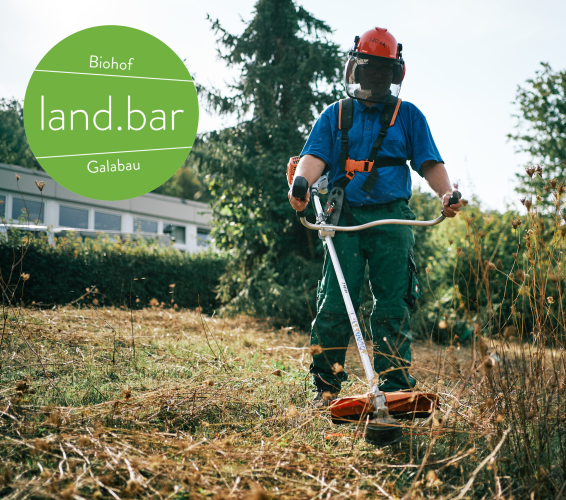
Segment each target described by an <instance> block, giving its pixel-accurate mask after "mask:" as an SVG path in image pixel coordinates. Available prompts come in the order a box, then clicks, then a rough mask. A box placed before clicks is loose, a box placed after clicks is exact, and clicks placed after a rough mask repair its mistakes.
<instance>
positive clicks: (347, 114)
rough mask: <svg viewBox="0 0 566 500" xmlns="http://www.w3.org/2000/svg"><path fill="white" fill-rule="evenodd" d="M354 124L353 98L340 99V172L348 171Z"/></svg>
mask: <svg viewBox="0 0 566 500" xmlns="http://www.w3.org/2000/svg"><path fill="white" fill-rule="evenodd" d="M353 124H354V100H353V99H351V98H348V99H340V104H339V110H338V129H339V130H341V131H342V137H341V139H340V143H341V146H340V161H339V163H338V165H339V167H340V170H341V171H342V172H344V171H345V170H346V160H347V159H348V156H349V151H348V132H350V129H351V128H352V125H353Z"/></svg>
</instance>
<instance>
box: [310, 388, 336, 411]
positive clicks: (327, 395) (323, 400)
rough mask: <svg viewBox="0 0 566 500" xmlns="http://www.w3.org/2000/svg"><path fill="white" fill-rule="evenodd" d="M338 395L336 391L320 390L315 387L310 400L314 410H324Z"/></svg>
mask: <svg viewBox="0 0 566 500" xmlns="http://www.w3.org/2000/svg"><path fill="white" fill-rule="evenodd" d="M337 397H338V393H332V392H329V391H321V390H319V389H317V390H316V391H315V393H314V398H313V400H312V402H311V404H312V407H313V408H314V409H315V410H324V409H325V408H328V407H329V406H330V403H332V401H334V400H335V399H336V398H337Z"/></svg>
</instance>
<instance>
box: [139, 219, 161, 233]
mask: <svg viewBox="0 0 566 500" xmlns="http://www.w3.org/2000/svg"><path fill="white" fill-rule="evenodd" d="M134 230H135V232H136V233H139V232H141V233H157V221H154V220H146V219H138V218H137V217H136V219H135V220H134Z"/></svg>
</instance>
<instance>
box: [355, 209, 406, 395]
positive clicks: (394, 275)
mask: <svg viewBox="0 0 566 500" xmlns="http://www.w3.org/2000/svg"><path fill="white" fill-rule="evenodd" d="M371 218H372V219H373V220H377V219H414V215H413V214H412V212H411V211H410V209H409V207H408V206H407V205H406V204H405V203H403V202H401V203H396V204H395V205H394V206H393V207H392V212H389V211H388V210H386V209H380V210H379V213H375V214H372V216H371ZM361 238H362V241H361V247H362V249H363V252H364V255H365V256H367V259H368V264H369V269H370V286H371V290H372V293H373V298H374V305H373V311H372V314H371V320H370V328H371V332H372V338H373V344H374V369H375V371H376V373H378V374H379V375H380V378H381V379H382V380H385V382H384V383H383V384H382V385H381V387H380V388H381V389H382V390H383V391H386V392H391V391H396V390H401V389H411V388H412V387H414V386H415V380H414V379H413V378H412V377H411V376H410V375H409V374H408V370H407V368H408V367H409V366H410V365H411V329H410V311H409V306H408V304H407V301H406V300H405V299H406V297H407V293H408V287H409V279H410V276H409V251H412V248H413V245H414V236H413V230H412V228H411V227H410V226H400V225H386V226H379V227H377V228H375V229H372V230H368V231H365V234H363V235H362V236H361Z"/></svg>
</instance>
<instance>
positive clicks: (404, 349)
mask: <svg viewBox="0 0 566 500" xmlns="http://www.w3.org/2000/svg"><path fill="white" fill-rule="evenodd" d="M404 77H405V62H404V60H403V57H402V45H401V44H398V43H397V41H396V39H395V37H393V35H392V34H391V33H389V32H388V31H387V29H383V28H374V29H371V30H369V31H367V32H366V33H364V34H363V35H362V36H361V37H356V38H355V40H354V46H353V48H352V50H351V51H350V53H349V59H348V62H347V63H346V67H345V88H346V93H347V95H348V98H347V99H344V100H342V101H340V102H337V103H334V104H332V105H331V106H329V107H328V108H327V109H326V110H325V111H324V112H323V113H322V114H321V115H320V117H319V118H318V120H317V121H316V123H315V125H314V127H313V129H312V131H311V133H310V135H309V138H308V140H307V142H306V144H305V147H304V148H303V151H302V153H301V159H300V162H299V164H298V166H297V170H296V173H295V176H296V177H298V176H302V177H304V178H306V179H307V181H308V183H309V186H310V185H312V184H313V183H314V182H316V181H317V180H318V179H319V177H320V176H321V175H322V174H323V173H324V172H327V174H328V179H329V191H330V196H331V197H332V196H333V193H334V195H335V194H336V193H338V195H339V194H340V193H345V198H344V194H342V196H343V198H342V199H340V197H339V196H338V200H336V199H334V201H333V202H332V207H334V205H335V202H336V201H338V202H339V203H338V204H337V207H340V206H341V207H342V208H341V210H340V214H339V218H338V219H337V220H335V222H334V223H335V224H338V225H358V224H365V223H368V222H372V221H376V220H380V219H411V220H414V219H415V215H414V214H413V212H412V211H411V209H410V208H409V205H408V204H409V199H410V198H411V192H412V191H411V189H412V188H411V174H410V171H409V165H408V164H407V161H409V162H410V166H411V168H412V169H413V170H414V171H416V172H417V173H418V174H419V175H421V176H422V177H424V179H425V180H426V181H427V182H428V184H429V186H430V187H431V188H432V189H433V191H434V192H435V193H437V195H438V196H439V198H440V199H441V200H442V204H443V212H444V215H446V216H447V217H454V216H456V214H457V212H458V210H459V209H460V208H461V206H462V203H461V202H460V201H459V202H458V203H456V204H452V205H449V199H450V197H451V195H452V186H451V184H450V180H449V178H448V174H447V172H446V169H445V167H444V162H443V160H442V157H441V156H440V153H439V152H438V149H437V148H436V145H435V143H434V140H433V138H432V134H431V131H430V129H429V126H428V124H427V121H426V119H425V117H424V115H423V113H422V112H421V111H420V110H419V109H418V108H417V107H416V106H415V105H413V104H411V103H409V102H401V100H400V99H399V98H398V96H399V92H400V89H401V84H402V81H403V79H404ZM334 188H342V189H341V190H340V189H334ZM288 196H289V201H290V203H291V206H292V207H293V208H294V209H295V210H297V211H302V210H304V209H306V207H307V205H308V202H309V198H310V194H309V193H307V196H306V197H305V198H304V199H302V200H301V199H298V198H294V197H293V196H292V194H291V190H289V195H288ZM329 200H330V199H329ZM332 207H331V210H329V211H328V214H329V217H334V216H336V213H331V212H332ZM333 241H334V245H335V248H336V252H337V254H338V258H339V261H340V265H341V267H342V270H343V273H344V276H345V279H346V284H347V286H348V290H349V292H350V296H351V298H352V301H353V303H354V307H355V309H356V310H358V309H359V306H360V301H361V289H362V285H363V283H364V274H365V270H366V263H367V264H368V265H369V281H370V288H371V292H372V294H373V310H372V313H371V318H370V330H371V334H372V339H373V349H374V358H373V360H374V361H373V363H374V369H375V371H376V373H377V374H379V376H380V380H381V384H380V390H381V391H383V392H392V391H400V390H410V389H412V388H413V387H414V386H415V383H416V381H415V379H414V378H413V377H412V376H411V375H410V374H409V371H408V369H409V367H410V365H411V330H410V323H409V319H410V313H411V311H412V310H413V308H414V307H415V301H416V300H417V299H418V298H419V296H420V285H419V283H418V278H417V269H416V266H415V261H414V256H413V245H414V236H413V230H412V227H411V226H404V225H384V226H378V227H374V228H371V229H368V230H364V231H359V232H338V231H337V232H336V235H335V236H334V238H333ZM325 250H326V249H325ZM350 335H351V328H350V322H349V319H348V315H347V314H346V308H345V306H344V302H343V299H342V295H341V291H340V289H339V286H338V281H337V278H336V274H335V272H334V269H333V266H332V261H331V259H330V256H329V255H328V253H327V252H326V253H325V260H324V267H323V276H322V280H321V281H320V282H319V286H318V293H317V315H316V318H315V320H314V321H313V323H312V329H311V344H312V345H318V346H320V348H321V349H319V348H315V349H314V350H313V353H314V355H313V360H312V363H311V366H310V372H311V373H312V375H313V382H314V386H315V393H316V394H315V397H314V404H315V406H318V407H324V406H328V405H329V403H330V401H331V400H332V399H334V398H335V397H336V396H337V394H338V392H339V391H340V389H341V385H342V383H343V382H345V381H346V380H347V378H348V375H347V373H346V371H345V370H344V363H345V358H346V348H347V346H348V342H349V338H350Z"/></svg>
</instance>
